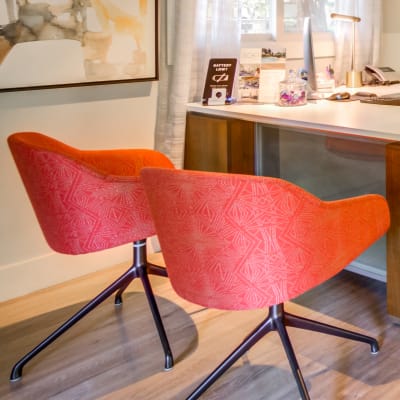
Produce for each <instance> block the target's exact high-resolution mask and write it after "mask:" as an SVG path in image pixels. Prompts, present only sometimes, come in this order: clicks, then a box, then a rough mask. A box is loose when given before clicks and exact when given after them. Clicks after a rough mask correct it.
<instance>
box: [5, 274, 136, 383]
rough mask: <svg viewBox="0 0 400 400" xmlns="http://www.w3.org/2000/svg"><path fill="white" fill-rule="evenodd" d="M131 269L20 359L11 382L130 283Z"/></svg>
mask: <svg viewBox="0 0 400 400" xmlns="http://www.w3.org/2000/svg"><path fill="white" fill-rule="evenodd" d="M131 274H132V268H130V269H129V270H127V271H126V272H125V273H124V274H123V275H121V276H120V277H119V278H118V279H117V280H116V281H115V282H113V283H112V284H111V285H110V286H108V287H107V288H106V289H104V290H103V291H102V292H101V293H100V294H98V295H97V296H96V297H95V298H94V299H93V300H91V301H90V302H89V303H87V304H86V305H85V306H83V307H82V308H81V309H80V310H79V311H78V312H76V313H75V314H74V315H73V316H72V317H71V318H70V319H68V320H67V321H66V322H64V323H63V324H62V325H61V326H60V327H59V328H57V329H56V330H55V331H54V332H53V333H51V334H50V335H49V336H48V337H47V338H46V339H44V340H43V341H42V342H41V343H39V344H38V345H37V346H36V347H35V348H34V349H33V350H31V351H30V352H29V353H27V354H26V355H25V356H24V357H22V358H21V359H20V360H19V361H18V362H17V363H16V364H15V365H14V367H13V368H12V370H11V375H10V380H11V381H12V382H14V381H18V380H19V379H21V376H22V369H23V367H24V366H25V364H26V363H27V362H28V361H30V360H31V359H32V358H33V357H35V356H36V355H37V354H39V353H40V352H41V351H42V350H44V349H45V348H46V347H47V346H48V345H50V344H51V343H53V342H54V341H55V340H56V339H57V338H58V337H59V336H61V335H62V334H63V333H64V332H66V331H67V330H68V329H69V328H71V327H72V326H73V325H75V324H76V323H77V322H78V321H79V320H81V319H82V318H83V317H84V316H85V315H86V314H88V313H89V312H90V311H92V310H93V309H94V308H95V307H97V306H98V305H99V304H101V303H102V302H103V301H104V300H106V299H107V298H108V297H109V296H111V295H112V294H113V293H114V292H115V291H116V290H117V289H118V288H120V287H121V286H124V285H125V282H127V281H131V280H132V278H131Z"/></svg>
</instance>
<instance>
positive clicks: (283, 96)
mask: <svg viewBox="0 0 400 400" xmlns="http://www.w3.org/2000/svg"><path fill="white" fill-rule="evenodd" d="M306 86H307V82H306V81H305V80H303V79H299V78H297V74H296V71H294V70H292V69H291V70H290V71H289V73H288V78H287V79H286V80H284V81H281V82H279V101H278V104H279V105H280V106H285V107H293V106H302V105H304V104H306V103H307V88H306Z"/></svg>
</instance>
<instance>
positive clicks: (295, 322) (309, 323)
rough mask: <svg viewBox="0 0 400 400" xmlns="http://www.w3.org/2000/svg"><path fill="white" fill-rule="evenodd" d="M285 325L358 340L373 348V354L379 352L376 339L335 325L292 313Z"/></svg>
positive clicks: (287, 315)
mask: <svg viewBox="0 0 400 400" xmlns="http://www.w3.org/2000/svg"><path fill="white" fill-rule="evenodd" d="M284 318H285V325H286V326H291V327H294V328H299V329H306V330H309V331H314V332H320V333H325V334H327V335H333V336H339V337H342V338H345V339H350V340H356V341H358V342H363V343H368V344H369V345H370V346H371V353H372V354H377V353H378V352H379V344H378V342H377V340H376V339H374V338H373V337H371V336H367V335H363V334H361V333H357V332H353V331H349V330H347V329H343V328H338V327H336V326H333V325H328V324H324V323H322V322H318V321H313V320H310V319H307V318H303V317H299V316H297V315H293V314H290V313H285V316H284Z"/></svg>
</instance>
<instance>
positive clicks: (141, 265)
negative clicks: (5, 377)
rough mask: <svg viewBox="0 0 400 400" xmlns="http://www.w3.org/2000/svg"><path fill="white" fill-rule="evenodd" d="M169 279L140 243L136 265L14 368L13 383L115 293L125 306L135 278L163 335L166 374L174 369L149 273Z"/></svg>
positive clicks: (135, 248) (135, 250) (136, 248)
mask: <svg viewBox="0 0 400 400" xmlns="http://www.w3.org/2000/svg"><path fill="white" fill-rule="evenodd" d="M149 273H150V274H153V275H160V276H165V277H166V276H167V271H166V270H165V268H163V267H160V266H157V265H153V264H151V263H148V262H147V258H146V240H145V239H144V240H139V241H137V242H134V244H133V264H132V266H131V267H130V268H129V269H128V270H127V271H126V272H125V273H124V274H122V275H121V276H120V277H119V278H118V279H117V280H116V281H114V282H113V283H112V284H111V285H109V286H108V287H107V288H106V289H104V290H103V291H102V292H101V293H100V294H98V295H97V296H96V297H95V298H94V299H92V300H91V301H90V302H89V303H87V304H86V305H85V306H83V307H82V308H81V309H80V310H79V311H78V312H76V313H75V314H74V315H73V316H72V317H71V318H69V319H68V320H67V321H66V322H64V323H63V324H62V325H61V326H60V327H58V328H57V329H56V330H55V331H54V332H53V333H51V334H50V335H49V336H48V337H47V338H46V339H44V340H43V341H42V342H41V343H39V344H38V345H37V346H36V347H35V348H34V349H32V350H31V351H30V352H29V353H27V354H26V355H25V356H24V357H22V358H21V359H20V360H19V361H18V362H17V363H16V364H15V365H14V367H13V368H12V371H11V375H10V381H11V382H16V381H19V380H20V379H21V378H22V369H23V367H24V366H25V364H26V363H27V362H29V361H30V360H31V359H32V358H33V357H35V356H36V355H37V354H39V353H40V352H41V351H42V350H44V349H45V348H46V347H47V346H49V345H50V344H51V343H52V342H54V341H55V340H56V339H57V338H58V337H59V336H61V335H62V334H63V333H64V332H66V331H67V330H68V329H69V328H71V327H72V326H73V325H75V324H76V323H77V322H78V321H79V320H81V319H82V318H83V317H84V316H85V315H87V314H88V313H89V312H90V311H92V310H93V309H94V308H95V307H97V306H98V305H100V304H101V303H102V302H103V301H104V300H106V299H107V298H108V297H110V296H111V295H112V294H113V293H115V292H117V293H116V295H115V304H116V305H121V304H122V294H123V292H124V291H125V289H126V288H127V287H128V286H129V284H130V283H131V282H132V280H133V279H135V278H140V280H141V281H142V284H143V288H144V292H145V294H146V297H147V301H148V303H149V306H150V310H151V313H152V315H153V319H154V322H155V324H156V328H157V331H158V334H159V336H160V340H161V344H162V347H163V350H164V355H165V364H164V369H165V370H166V371H168V370H170V369H172V367H173V365H174V360H173V356H172V352H171V348H170V346H169V343H168V338H167V335H166V332H165V329H164V325H163V323H162V320H161V315H160V312H159V310H158V306H157V303H156V300H155V297H154V293H153V290H152V288H151V284H150V281H149V277H148V274H149Z"/></svg>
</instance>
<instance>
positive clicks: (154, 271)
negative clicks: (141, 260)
mask: <svg viewBox="0 0 400 400" xmlns="http://www.w3.org/2000/svg"><path fill="white" fill-rule="evenodd" d="M147 273H149V274H151V275H157V276H164V277H166V278H167V277H168V272H167V269H166V268H165V267H161V266H160V265H156V264H152V263H149V262H148V263H147Z"/></svg>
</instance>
